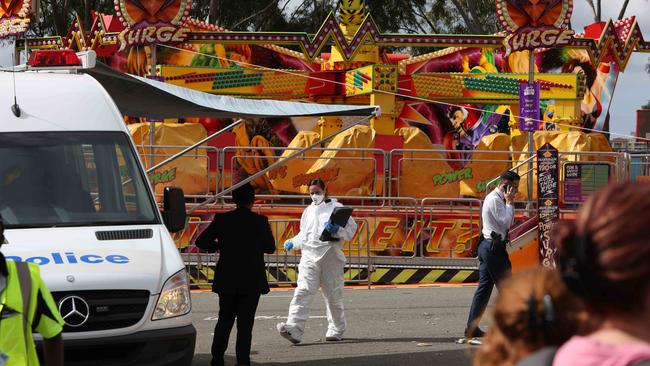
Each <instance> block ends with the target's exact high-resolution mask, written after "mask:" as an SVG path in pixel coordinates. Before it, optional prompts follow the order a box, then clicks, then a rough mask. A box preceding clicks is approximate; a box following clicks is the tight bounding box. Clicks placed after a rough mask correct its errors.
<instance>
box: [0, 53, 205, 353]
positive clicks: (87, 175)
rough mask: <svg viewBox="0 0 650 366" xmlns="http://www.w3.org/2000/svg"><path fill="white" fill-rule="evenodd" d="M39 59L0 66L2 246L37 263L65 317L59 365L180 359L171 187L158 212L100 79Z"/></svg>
mask: <svg viewBox="0 0 650 366" xmlns="http://www.w3.org/2000/svg"><path fill="white" fill-rule="evenodd" d="M86 56H92V54H87V55H86ZM72 57H75V58H72ZM70 60H72V61H73V62H72V63H73V64H74V63H78V62H79V60H78V59H76V55H75V54H74V52H72V53H71V54H70V53H69V52H64V51H61V52H59V51H55V52H50V53H36V52H34V53H33V54H32V58H30V63H32V64H33V66H39V65H42V64H43V65H44V64H55V65H62V64H65V63H66V62H68V61H70ZM90 63H91V64H92V63H94V61H93V60H90ZM47 69H48V68H42V69H40V70H29V68H27V70H24V71H20V72H9V71H6V70H3V71H0V215H2V219H3V221H4V223H5V226H6V228H7V230H6V234H5V236H6V239H7V243H6V244H5V245H3V247H2V251H3V253H4V255H5V256H7V257H8V258H10V259H14V260H22V261H27V262H32V263H37V264H39V265H40V268H41V273H42V276H43V278H44V279H45V282H46V284H47V285H48V287H49V289H50V291H52V294H53V296H54V298H55V300H56V301H57V303H58V305H59V310H60V312H61V315H62V316H63V318H64V320H65V322H66V325H65V327H64V334H63V336H64V340H65V346H66V365H75V364H84V365H88V364H95V365H189V364H190V363H191V360H192V356H193V353H194V342H195V338H196V331H195V329H194V327H193V326H192V321H191V314H190V310H191V302H190V293H189V287H188V277H187V274H186V272H185V269H184V265H183V261H182V259H181V257H180V255H179V253H178V250H177V248H176V246H175V245H174V241H173V240H172V238H171V236H170V235H169V231H168V229H169V230H171V231H178V230H180V228H181V227H182V226H183V223H184V220H185V203H184V199H183V195H182V191H180V190H179V189H174V188H169V189H167V190H166V191H165V202H164V205H165V212H164V213H163V214H161V213H160V212H159V210H158V209H157V206H156V203H155V201H154V197H153V193H152V190H151V187H150V186H149V184H148V182H147V178H146V175H145V172H144V170H143V168H142V164H141V163H140V161H139V159H138V156H137V154H136V151H135V148H134V145H133V142H132V140H131V138H130V136H129V133H128V130H127V128H126V127H125V125H124V122H123V120H122V116H121V115H120V112H119V111H118V109H117V107H116V106H115V103H113V100H112V99H111V97H110V96H109V95H108V93H107V92H106V90H105V89H104V88H103V87H102V86H101V85H100V84H99V83H98V82H97V81H96V80H95V79H93V78H92V77H91V76H88V75H84V74H78V73H75V72H71V69H74V67H73V68H70V67H67V66H66V67H59V68H56V69H57V70H54V71H52V70H49V71H48V70H47ZM14 85H15V89H14ZM14 91H15V93H14ZM14 94H15V95H16V98H15V99H14ZM15 101H17V103H16V104H17V107H16V106H15V105H14V104H15Z"/></svg>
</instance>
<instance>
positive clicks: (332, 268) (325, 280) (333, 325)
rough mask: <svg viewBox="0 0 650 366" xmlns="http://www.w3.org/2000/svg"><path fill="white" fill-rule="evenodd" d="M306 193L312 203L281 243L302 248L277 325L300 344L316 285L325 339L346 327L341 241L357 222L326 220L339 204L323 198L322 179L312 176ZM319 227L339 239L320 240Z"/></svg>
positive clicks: (337, 337)
mask: <svg viewBox="0 0 650 366" xmlns="http://www.w3.org/2000/svg"><path fill="white" fill-rule="evenodd" d="M309 195H310V196H311V199H312V201H313V203H312V204H311V205H309V206H307V208H306V209H305V211H304V212H303V213H302V217H301V218H300V232H299V233H298V235H296V236H295V237H293V238H291V239H288V240H287V241H285V243H284V249H285V250H286V251H291V250H301V251H302V257H301V258H300V264H299V266H298V286H297V287H296V290H295V292H294V294H293V300H291V305H290V306H289V317H288V319H287V322H286V323H279V324H278V325H277V329H278V331H279V332H280V334H281V335H282V336H283V337H284V338H286V339H288V340H289V341H290V342H292V343H294V344H296V343H300V340H301V338H302V334H303V333H304V331H305V322H306V321H307V318H308V316H309V305H310V304H311V302H312V300H313V298H314V295H315V294H316V292H317V291H318V288H319V287H320V288H321V289H322V291H323V297H324V298H325V305H326V307H327V322H328V327H327V333H326V334H325V339H326V340H327V341H340V340H341V339H342V337H343V332H345V326H346V322H345V313H344V309H343V271H344V266H345V255H344V254H343V243H344V242H345V241H348V240H350V239H352V237H353V236H354V233H355V232H356V231H357V224H356V223H355V222H354V220H353V219H352V218H350V219H349V220H348V222H347V224H346V225H345V227H341V226H339V225H336V224H334V223H330V222H329V218H330V215H331V214H332V211H334V208H335V207H341V206H343V205H342V204H341V203H339V202H337V201H336V200H335V199H333V198H328V197H327V190H326V188H325V183H324V182H323V181H322V180H320V179H314V180H312V181H310V182H309ZM323 230H327V231H329V232H330V233H331V234H332V236H334V237H335V238H338V239H339V240H338V241H331V242H324V241H320V240H319V237H320V235H321V233H322V232H323Z"/></svg>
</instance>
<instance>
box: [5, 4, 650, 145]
mask: <svg viewBox="0 0 650 366" xmlns="http://www.w3.org/2000/svg"><path fill="white" fill-rule="evenodd" d="M290 1H291V4H289V6H288V7H287V9H286V10H287V11H288V12H290V11H291V9H292V8H293V7H295V6H296V5H297V4H299V3H300V2H301V0H290ZM622 3H623V0H603V1H602V8H603V19H607V18H609V17H611V18H616V17H617V16H618V13H619V11H620V7H621V4H622ZM574 5H575V10H574V13H573V18H572V24H573V27H574V28H575V29H576V31H577V32H580V30H581V29H582V28H583V27H584V26H585V25H587V24H589V23H591V22H592V19H593V15H592V13H591V9H590V8H589V6H588V5H587V1H586V0H575V1H574ZM648 9H650V3H649V2H648V0H630V4H629V6H628V9H627V13H626V15H628V16H630V15H636V16H637V19H638V21H639V24H640V26H641V30H642V31H643V35H644V37H645V39H646V40H649V39H650V10H648ZM5 43H6V42H5ZM2 47H3V46H2V44H0V65H1V66H10V65H11V59H12V58H11V52H12V47H7V46H4V48H2ZM649 57H650V54H648V53H634V54H633V55H632V58H631V59H630V62H629V63H628V65H627V68H626V70H625V72H624V73H622V74H621V75H620V77H619V80H618V84H617V85H616V91H615V93H614V99H613V101H612V106H611V110H610V112H611V123H610V124H611V127H610V129H611V131H612V132H614V133H620V134H626V135H628V134H630V133H631V132H633V131H634V130H635V128H636V127H635V126H636V110H637V109H639V108H640V107H641V106H642V105H644V104H645V103H646V102H648V100H650V87H649V86H650V76H649V75H648V73H646V71H645V65H646V63H647V62H648V58H649Z"/></svg>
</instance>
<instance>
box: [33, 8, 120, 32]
mask: <svg viewBox="0 0 650 366" xmlns="http://www.w3.org/2000/svg"><path fill="white" fill-rule="evenodd" d="M91 10H94V11H98V12H100V13H105V14H112V13H113V12H114V5H113V1H112V0H40V6H39V14H38V18H37V19H34V20H33V21H32V23H31V25H30V29H29V35H30V36H49V35H60V36H65V35H66V34H67V32H68V30H69V29H70V25H71V24H72V21H73V20H74V18H75V17H76V16H77V15H78V16H79V17H80V19H81V20H82V21H84V22H89V21H90V11H91Z"/></svg>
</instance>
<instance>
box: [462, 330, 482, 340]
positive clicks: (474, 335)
mask: <svg viewBox="0 0 650 366" xmlns="http://www.w3.org/2000/svg"><path fill="white" fill-rule="evenodd" d="M465 336H466V337H467V338H483V337H485V332H484V331H482V330H481V328H474V331H472V334H469V332H468V331H467V330H466V331H465Z"/></svg>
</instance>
